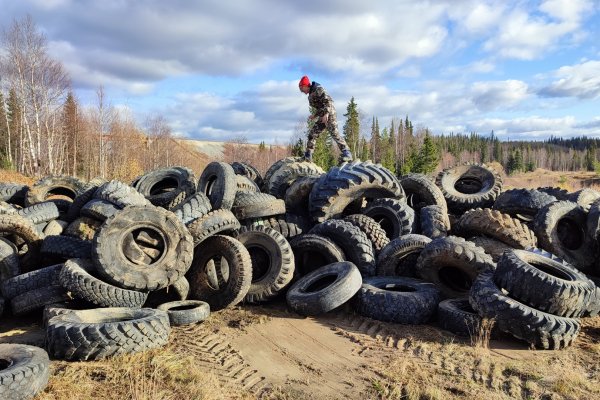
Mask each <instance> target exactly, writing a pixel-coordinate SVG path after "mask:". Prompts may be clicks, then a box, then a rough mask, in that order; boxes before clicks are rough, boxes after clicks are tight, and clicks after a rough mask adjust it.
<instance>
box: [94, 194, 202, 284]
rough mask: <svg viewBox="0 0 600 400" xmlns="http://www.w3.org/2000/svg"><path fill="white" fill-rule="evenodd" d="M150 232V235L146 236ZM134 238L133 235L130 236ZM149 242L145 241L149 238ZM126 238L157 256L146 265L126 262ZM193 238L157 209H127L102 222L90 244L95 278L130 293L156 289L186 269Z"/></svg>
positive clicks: (169, 213) (131, 261) (183, 272)
mask: <svg viewBox="0 0 600 400" xmlns="http://www.w3.org/2000/svg"><path fill="white" fill-rule="evenodd" d="M150 233H151V234H152V235H150ZM133 235H135V236H133ZM150 236H154V237H152V238H150V241H147V239H145V238H146V237H150ZM127 239H129V240H130V241H131V239H133V240H135V243H137V244H138V245H139V244H140V243H141V242H143V241H146V242H145V243H144V247H145V248H148V250H153V251H157V252H158V253H159V254H158V256H157V257H155V258H153V262H152V263H150V264H145V263H141V264H138V263H137V262H136V260H130V259H129V258H128V257H127V256H126V254H125V252H124V250H126V249H127ZM193 249H194V244H193V239H192V236H191V235H190V233H189V232H188V230H187V229H186V228H185V226H184V225H183V223H182V222H181V221H180V220H179V219H178V218H177V217H176V216H175V214H173V213H172V212H170V211H167V210H164V209H162V208H160V207H154V206H150V207H136V206H130V207H127V208H125V209H123V210H121V211H119V212H118V213H116V214H115V215H113V216H112V217H110V218H109V219H107V220H106V221H105V222H104V225H102V229H101V230H100V232H98V234H97V235H96V237H95V238H94V242H93V245H92V259H93V260H94V263H95V264H96V268H97V270H98V273H99V276H101V277H102V278H103V280H106V281H107V282H109V283H112V284H113V285H116V286H119V287H122V288H125V289H131V290H143V291H145V290H158V289H161V288H164V287H167V286H169V285H171V284H173V283H174V282H175V281H177V280H178V279H179V278H180V277H182V276H183V275H184V274H185V272H186V271H187V270H188V268H189V267H190V264H191V262H192V255H193Z"/></svg>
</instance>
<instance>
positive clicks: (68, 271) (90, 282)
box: [59, 258, 148, 308]
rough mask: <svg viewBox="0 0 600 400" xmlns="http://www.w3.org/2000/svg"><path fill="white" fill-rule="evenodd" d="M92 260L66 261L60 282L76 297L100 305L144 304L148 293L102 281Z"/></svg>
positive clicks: (135, 305)
mask: <svg viewBox="0 0 600 400" xmlns="http://www.w3.org/2000/svg"><path fill="white" fill-rule="evenodd" d="M94 275H97V272H96V268H95V266H94V264H93V263H92V261H91V260H88V259H82V258H73V259H70V260H67V262H65V265H64V267H63V268H62V270H61V272H60V276H59V281H60V284H61V285H62V286H63V287H64V288H65V289H67V290H68V291H69V292H71V293H72V294H73V296H75V297H76V298H79V299H82V300H86V301H88V302H90V303H92V304H95V305H97V306H99V307H132V308H140V307H142V305H144V302H145V301H146V298H147V297H148V294H147V293H143V292H138V291H134V290H127V289H121V288H119V287H116V286H113V285H111V284H108V283H106V282H103V281H101V280H100V279H98V278H97V277H96V276H94Z"/></svg>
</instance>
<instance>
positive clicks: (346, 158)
mask: <svg viewBox="0 0 600 400" xmlns="http://www.w3.org/2000/svg"><path fill="white" fill-rule="evenodd" d="M351 161H352V153H350V150H348V149H346V150H342V154H340V163H345V162H351Z"/></svg>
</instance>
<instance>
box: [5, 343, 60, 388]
mask: <svg viewBox="0 0 600 400" xmlns="http://www.w3.org/2000/svg"><path fill="white" fill-rule="evenodd" d="M0 365H2V369H1V370H0V398H2V399H5V400H27V399H33V398H34V397H35V395H36V394H38V393H39V392H41V391H42V390H44V388H45V387H46V385H47V384H48V379H49V377H50V360H49V359H48V353H46V351H44V349H40V348H39V347H35V346H28V345H25V344H6V343H2V344H0Z"/></svg>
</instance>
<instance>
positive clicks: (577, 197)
mask: <svg viewBox="0 0 600 400" xmlns="http://www.w3.org/2000/svg"><path fill="white" fill-rule="evenodd" d="M598 199H600V192H598V191H597V190H594V189H589V188H586V189H581V190H578V191H576V192H573V193H569V194H568V195H567V199H566V200H567V201H572V202H573V203H577V204H579V205H580V206H581V207H583V209H584V210H586V211H587V210H589V209H590V205H591V204H592V203H593V202H594V201H596V200H598Z"/></svg>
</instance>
